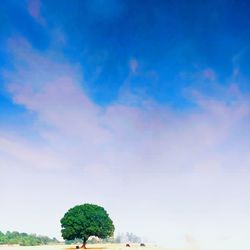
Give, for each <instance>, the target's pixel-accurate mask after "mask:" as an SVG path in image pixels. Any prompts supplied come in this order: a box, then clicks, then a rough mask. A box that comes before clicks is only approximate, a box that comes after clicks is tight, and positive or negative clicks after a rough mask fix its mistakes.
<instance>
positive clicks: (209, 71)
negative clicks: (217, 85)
mask: <svg viewBox="0 0 250 250" xmlns="http://www.w3.org/2000/svg"><path fill="white" fill-rule="evenodd" d="M203 76H204V78H205V79H207V80H210V81H214V80H215V79H216V74H215V72H214V71H213V70H212V69H210V68H207V69H204V70H203Z"/></svg>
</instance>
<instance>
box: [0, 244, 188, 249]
mask: <svg viewBox="0 0 250 250" xmlns="http://www.w3.org/2000/svg"><path fill="white" fill-rule="evenodd" d="M87 248H88V249H89V250H190V249H170V248H160V247H157V246H155V245H148V246H146V247H140V246H139V245H138V244H131V247H130V248H128V247H125V244H94V245H87ZM73 249H75V246H74V245H72V246H68V245H66V246H65V245H51V246H34V247H32V246H30V247H20V246H0V250H73Z"/></svg>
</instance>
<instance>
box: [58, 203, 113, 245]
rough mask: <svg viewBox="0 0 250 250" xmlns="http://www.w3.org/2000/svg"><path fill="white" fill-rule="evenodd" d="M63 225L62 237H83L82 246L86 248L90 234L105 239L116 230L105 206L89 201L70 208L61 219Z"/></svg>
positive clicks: (68, 238) (66, 238)
mask: <svg viewBox="0 0 250 250" xmlns="http://www.w3.org/2000/svg"><path fill="white" fill-rule="evenodd" d="M61 226H62V230H61V232H62V237H63V238H64V239H65V240H75V239H81V240H82V242H83V244H82V246H81V248H86V242H87V240H88V238H89V237H90V236H96V237H98V238H100V239H105V238H107V237H111V236H113V234H114V230H115V227H114V225H113V221H112V220H111V219H110V218H109V215H108V213H107V211H106V210H105V209H104V208H103V207H100V206H98V205H94V204H87V203H86V204H83V205H77V206H75V207H73V208H70V209H69V210H68V212H66V213H65V215H64V216H63V218H62V219H61Z"/></svg>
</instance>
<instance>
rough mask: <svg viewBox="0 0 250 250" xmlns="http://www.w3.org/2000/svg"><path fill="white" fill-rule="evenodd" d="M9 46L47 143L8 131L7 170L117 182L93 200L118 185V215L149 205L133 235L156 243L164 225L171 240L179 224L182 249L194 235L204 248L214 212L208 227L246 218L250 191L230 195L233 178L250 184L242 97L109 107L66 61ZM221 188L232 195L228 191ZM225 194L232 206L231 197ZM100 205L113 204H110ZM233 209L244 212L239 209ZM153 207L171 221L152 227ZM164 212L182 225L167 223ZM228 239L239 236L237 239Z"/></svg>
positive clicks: (15, 79) (18, 85)
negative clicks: (180, 105) (186, 104)
mask: <svg viewBox="0 0 250 250" xmlns="http://www.w3.org/2000/svg"><path fill="white" fill-rule="evenodd" d="M9 46H10V51H11V52H10V53H11V59H12V61H13V63H14V68H15V70H14V71H11V72H10V71H9V72H5V73H4V75H5V82H6V88H7V89H8V91H9V94H10V96H11V98H12V99H13V101H14V102H15V104H16V105H22V106H23V107H25V109H27V111H28V112H31V113H32V114H35V116H36V117H37V119H36V120H35V124H33V126H35V128H36V132H37V134H39V137H40V140H38V141H31V140H29V139H28V138H23V137H22V134H21V131H20V134H19V135H18V136H17V135H14V134H10V132H6V131H1V136H0V152H1V154H0V156H1V157H0V165H1V166H6V165H7V166H8V167H9V168H13V167H15V168H21V169H27V168H28V169H32V168H34V170H35V169H37V168H39V169H40V171H44V172H46V171H48V170H54V171H58V172H60V171H66V172H67V171H68V172H71V173H77V175H78V176H80V177H81V176H82V175H84V176H85V178H87V179H89V180H90V179H91V180H92V178H93V179H95V178H97V179H98V178H104V179H106V180H107V182H109V183H108V184H107V187H103V186H102V184H101V185H99V184H98V182H96V184H95V185H96V187H94V188H93V190H92V191H91V192H97V193H98V192H100V193H99V194H102V195H103V193H102V192H101V191H97V190H102V189H104V190H105V189H109V188H110V190H112V185H116V188H115V189H117V190H113V191H111V192H114V195H115V197H116V198H117V199H120V197H121V195H120V193H119V192H128V194H125V193H123V195H122V197H123V200H124V201H120V202H121V204H120V206H123V207H126V208H127V209H129V205H128V204H127V205H126V203H127V202H128V201H129V200H130V199H132V200H133V202H134V203H133V206H134V207H135V208H138V209H139V210H140V211H141V209H140V208H142V206H143V209H144V210H145V211H144V212H143V213H142V215H143V216H144V218H142V215H140V214H139V213H138V212H136V211H135V212H134V214H131V215H130V216H131V218H135V217H136V216H137V220H138V221H139V222H140V225H138V221H137V222H136V218H135V222H134V223H132V224H133V227H134V228H135V229H136V228H138V230H139V228H142V227H143V228H145V230H143V233H145V234H147V235H150V232H149V231H150V230H151V229H150V230H147V225H148V223H149V224H150V226H149V227H150V228H152V227H154V226H156V224H158V225H157V226H158V228H161V227H162V230H163V231H164V232H168V233H170V235H173V233H172V234H171V227H172V228H173V227H176V225H175V224H177V225H178V226H179V227H180V228H179V231H178V232H180V235H182V237H183V238H182V239H183V242H184V243H185V235H187V234H188V235H189V233H190V234H195V236H194V237H198V239H202V237H199V230H201V231H202V230H203V229H204V228H203V226H204V224H205V225H210V224H209V220H207V219H206V218H203V219H202V218H200V217H199V216H198V217H197V216H196V215H195V213H197V214H198V215H199V214H201V213H207V214H208V218H210V219H211V218H216V219H218V220H220V219H221V218H220V215H221V213H220V212H218V211H227V212H228V217H226V218H227V219H229V217H231V220H232V221H234V220H235V219H236V216H237V214H243V215H244V212H245V210H244V208H243V207H241V204H245V205H246V206H248V207H249V205H250V201H249V199H247V198H244V197H243V196H238V195H237V194H238V193H240V192H242V194H243V195H244V194H246V192H245V191H244V190H247V189H246V187H249V185H248V184H246V182H245V181H244V180H242V184H241V183H240V182H241V181H240V180H241V179H240V178H238V179H237V178H236V179H235V184H236V185H238V186H236V187H232V186H230V182H231V181H232V180H233V178H232V176H233V175H234V174H236V175H238V176H239V175H240V176H248V175H249V166H250V157H249V155H250V154H249V148H250V143H249V141H250V140H249V139H250V138H249V137H250V135H249V133H248V131H249V118H250V117H249V115H250V104H249V99H248V96H246V95H245V94H243V93H241V91H240V90H239V89H237V88H236V87H231V88H229V89H227V88H225V89H224V95H223V97H222V98H217V97H214V96H206V95H204V94H202V93H201V92H198V91H197V90H193V91H191V92H190V93H192V95H191V97H190V98H191V99H192V101H193V102H194V103H195V107H194V108H192V109H187V110H186V111H185V112H178V111H176V110H173V109H171V108H170V107H168V106H166V105H161V104H158V103H155V102H153V101H152V100H151V101H148V102H147V101H144V102H143V103H141V104H140V105H126V104H124V102H120V101H119V100H117V101H116V102H114V103H111V104H109V105H107V106H106V107H102V106H100V105H98V104H96V103H94V102H93V101H92V100H91V99H90V98H89V97H88V96H87V94H86V93H85V91H84V88H83V87H82V86H84V84H87V83H85V82H84V77H83V76H82V75H81V73H80V70H79V68H78V66H77V65H71V64H69V63H67V62H66V61H65V60H64V59H62V58H61V59H60V60H58V59H56V55H53V54H51V53H50V52H49V51H48V52H47V54H40V53H39V52H37V51H35V50H34V49H33V48H32V47H31V46H30V45H29V44H28V43H27V42H26V41H25V40H23V39H21V40H18V41H17V40H12V41H10V45H9ZM130 66H131V67H132V68H131V70H132V71H133V70H134V71H135V70H136V68H137V64H136V65H134V64H133V65H130ZM214 74H215V73H213V74H212V75H211V72H210V71H209V74H208V76H207V75H206V76H205V77H209V78H211V77H212V78H214V77H213V75H214ZM201 75H202V73H201ZM232 86H233V85H232ZM236 89H237V91H236ZM17 126H18V125H17ZM8 162H9V164H8ZM74 176H75V175H74ZM96 176H97V177H96ZM108 176H109V177H108ZM77 178H78V177H77ZM138 178H139V179H140V181H139V184H138ZM98 180H99V179H98ZM77 181H79V179H77ZM119 183H120V185H119ZM221 183H224V185H225V187H220V185H221ZM111 184H112V185H111ZM77 185H78V184H77ZM84 185H87V184H84ZM227 188H229V190H230V192H231V195H232V196H231V197H228V195H227V194H224V191H225V193H227V191H226V190H225V189H227ZM113 189H114V188H113ZM222 189H223V190H222ZM118 190H119V192H118ZM221 190H222V191H223V192H222V191H221ZM234 191H236V193H233V192H234ZM221 192H222V193H223V194H222V193H221ZM223 196H225V200H223ZM99 197H100V196H99ZM101 197H102V196H101ZM136 197H139V198H140V199H138V200H137V199H136ZM221 198H222V200H221ZM106 199H108V198H106ZM230 199H231V200H230ZM100 200H102V202H107V203H108V201H107V200H105V198H100ZM229 201H230V202H229ZM231 201H232V202H235V203H236V206H231V205H232V204H231ZM155 203H159V204H161V208H159V209H158V210H159V211H160V212H159V214H161V216H163V217H164V218H162V217H161V216H158V215H152V214H151V216H152V218H151V219H150V218H149V217H150V215H149V214H150V211H152V209H153V208H152V207H153V206H154V204H155ZM109 206H110V208H111V209H112V211H113V213H114V214H115V216H116V220H117V221H118V222H120V224H121V225H123V226H124V227H129V223H128V221H130V220H129V219H128V218H129V214H127V213H125V214H127V215H126V216H124V217H123V216H121V215H119V211H118V210H117V209H118V208H117V209H115V208H114V207H112V205H109ZM147 206H148V209H147ZM184 206H185V207H184ZM230 206H231V207H230ZM118 207H119V206H118ZM120 209H122V207H120ZM123 209H124V208H123ZM139 210H138V211H139ZM158 210H157V209H156V210H155V212H156V211H158ZM165 210H166V211H168V213H169V214H172V215H173V218H174V219H171V218H169V215H167V213H165V214H166V215H165V214H164V211H165ZM243 210H244V211H243ZM122 211H123V210H122ZM145 216H147V219H145ZM232 217H233V218H232ZM223 218H224V217H223ZM223 218H222V219H221V220H224V219H225V218H224V219H223ZM243 218H244V216H243ZM144 220H145V221H147V222H145V221H144ZM162 220H164V223H163V224H161V222H162ZM181 220H183V221H184V222H183V221H181ZM185 220H186V221H185ZM199 220H201V221H203V223H204V224H202V223H201V222H199ZM165 221H166V222H165ZM165 223H166V224H168V223H169V225H170V226H168V225H165ZM183 223H184V224H185V223H186V224H187V226H183ZM192 223H194V224H195V225H196V226H192ZM142 225H143V226H142ZM226 225H227V224H226ZM188 228H189V229H188ZM190 228H191V229H190ZM197 228H198V229H199V230H197ZM223 228H226V226H225V227H223ZM176 230H178V229H176ZM222 231H223V230H222ZM204 232H205V234H206V237H207V238H208V239H209V237H210V238H211V237H215V236H214V234H213V230H212V229H209V228H208V229H204ZM226 232H227V233H228V234H229V235H231V236H233V234H234V230H227V231H226ZM157 234H159V232H157V233H156V234H155V235H154V236H155V237H158V238H159V241H164V237H165V236H164V234H163V235H158V236H157ZM219 234H220V235H221V232H220V233H219ZM173 238H174V235H173ZM213 239H215V238H213ZM169 240H170V239H169ZM187 241H188V242H189V243H190V242H191V244H192V245H195V247H196V248H197V246H198V245H199V244H198V243H197V244H196V243H194V242H195V239H193V236H188V238H187ZM169 242H170V241H169ZM175 243H176V242H175ZM184 243H183V244H184ZM196 245H197V246H196Z"/></svg>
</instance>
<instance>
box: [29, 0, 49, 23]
mask: <svg viewBox="0 0 250 250" xmlns="http://www.w3.org/2000/svg"><path fill="white" fill-rule="evenodd" d="M41 5H42V3H41V1H40V0H28V6H27V8H28V12H29V14H30V15H31V16H32V17H33V18H34V20H35V21H36V22H38V23H40V24H42V25H45V19H44V18H43V16H42V14H41Z"/></svg>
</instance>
